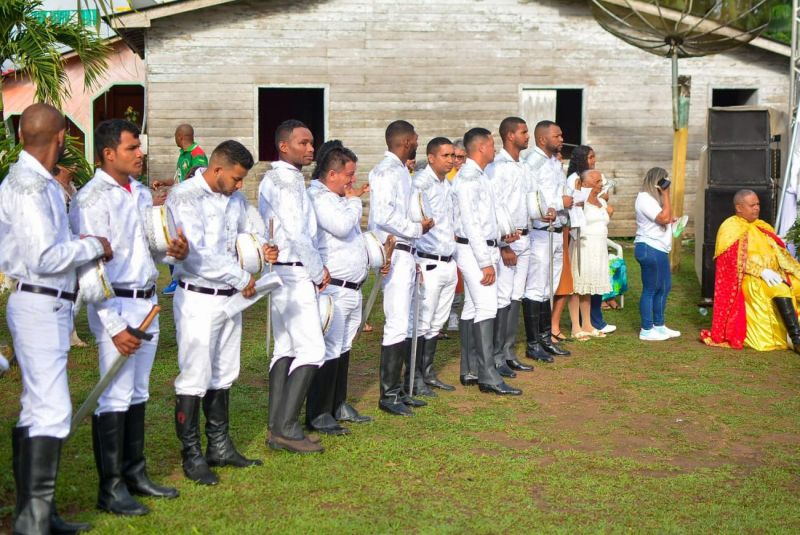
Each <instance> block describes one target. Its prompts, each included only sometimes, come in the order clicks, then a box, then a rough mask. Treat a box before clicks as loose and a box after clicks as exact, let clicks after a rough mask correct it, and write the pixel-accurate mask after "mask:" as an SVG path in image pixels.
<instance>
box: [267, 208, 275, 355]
mask: <svg viewBox="0 0 800 535" xmlns="http://www.w3.org/2000/svg"><path fill="white" fill-rule="evenodd" d="M274 232H275V222H274V220H273V219H272V218H271V217H270V218H269V240H267V245H269V246H270V247H272V246H274V245H275V242H274V241H273V238H274V237H275V236H274ZM269 272H270V273H272V262H270V263H269ZM266 342H267V365H269V360H270V356H269V354H270V349H269V345H270V343H272V292H270V293H268V294H267V337H266Z"/></svg>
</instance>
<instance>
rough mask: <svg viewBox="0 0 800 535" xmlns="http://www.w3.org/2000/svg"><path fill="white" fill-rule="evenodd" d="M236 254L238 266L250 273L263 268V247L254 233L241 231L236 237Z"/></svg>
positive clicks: (257, 271)
mask: <svg viewBox="0 0 800 535" xmlns="http://www.w3.org/2000/svg"><path fill="white" fill-rule="evenodd" d="M236 255H237V256H238V257H239V266H241V268H242V269H243V270H245V271H246V272H248V273H250V274H251V275H256V274H258V273H261V272H262V271H263V270H264V264H265V260H264V249H262V247H261V244H260V243H259V241H258V238H257V237H256V235H255V234H249V233H242V234H239V235H238V236H237V237H236Z"/></svg>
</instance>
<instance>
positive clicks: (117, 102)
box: [92, 85, 144, 129]
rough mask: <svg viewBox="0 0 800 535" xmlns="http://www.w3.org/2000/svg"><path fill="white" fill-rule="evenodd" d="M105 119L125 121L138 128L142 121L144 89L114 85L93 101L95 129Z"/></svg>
mask: <svg viewBox="0 0 800 535" xmlns="http://www.w3.org/2000/svg"><path fill="white" fill-rule="evenodd" d="M106 119H127V120H129V121H130V122H132V123H134V124H135V125H136V126H138V127H139V128H141V127H142V120H143V119H144V88H143V87H142V86H140V85H115V86H113V87H111V88H110V89H109V90H108V91H106V92H105V93H103V94H102V95H100V96H98V97H97V98H95V99H94V124H93V125H92V128H93V129H94V128H96V127H97V125H98V124H99V123H100V122H101V121H105V120H106Z"/></svg>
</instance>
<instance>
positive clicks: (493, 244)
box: [456, 236, 497, 247]
mask: <svg viewBox="0 0 800 535" xmlns="http://www.w3.org/2000/svg"><path fill="white" fill-rule="evenodd" d="M456 243H460V244H462V245H467V244H468V243H469V240H468V239H466V238H462V237H461V236H456ZM486 245H488V246H489V247H497V240H486Z"/></svg>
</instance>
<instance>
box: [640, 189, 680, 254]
mask: <svg viewBox="0 0 800 535" xmlns="http://www.w3.org/2000/svg"><path fill="white" fill-rule="evenodd" d="M635 210H636V239H635V240H633V242H634V243H646V244H647V245H649V246H650V247H652V248H653V249H657V250H659V251H662V252H665V253H669V252H670V250H672V225H661V224H660V223H656V216H657V215H658V214H659V213H661V210H662V207H661V205H660V204H658V201H657V200H655V198H653V196H652V195H650V194H649V193H647V192H646V191H640V192H639V195H637V196H636V204H635Z"/></svg>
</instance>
